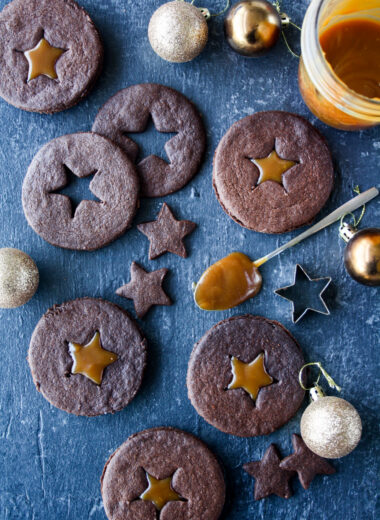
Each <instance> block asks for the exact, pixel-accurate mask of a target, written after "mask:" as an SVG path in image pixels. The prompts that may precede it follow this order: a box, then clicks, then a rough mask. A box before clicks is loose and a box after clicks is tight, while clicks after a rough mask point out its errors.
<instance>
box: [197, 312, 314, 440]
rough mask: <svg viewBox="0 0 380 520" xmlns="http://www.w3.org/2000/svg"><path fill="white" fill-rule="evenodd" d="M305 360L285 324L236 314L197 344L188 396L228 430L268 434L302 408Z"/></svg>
mask: <svg viewBox="0 0 380 520" xmlns="http://www.w3.org/2000/svg"><path fill="white" fill-rule="evenodd" d="M303 365H304V358H303V354H302V351H301V349H300V347H299V345H298V343H297V342H296V340H295V339H294V338H293V336H292V335H291V334H290V332H289V331H288V330H286V329H285V327H283V326H282V325H281V324H280V323H278V322H276V321H271V320H268V319H266V318H263V317H259V316H251V315H249V314H247V315H244V316H234V317H233V318H229V319H226V320H223V321H221V322H219V323H217V324H216V325H215V326H214V327H212V328H211V329H210V330H209V331H208V332H206V334H205V335H204V336H203V338H202V339H201V340H200V341H199V342H198V343H197V344H196V345H195V347H194V349H193V352H192V354H191V357H190V361H189V366H188V372H187V388H188V394H189V398H190V401H191V403H192V405H193V406H194V408H195V409H196V411H197V412H198V413H199V415H201V416H202V417H203V418H204V419H205V420H206V421H207V422H208V423H210V424H212V425H213V426H214V427H215V428H218V429H219V430H221V431H223V432H225V433H229V434H232V435H237V436H239V437H254V436H256V435H268V434H269V433H271V432H273V431H274V430H276V429H277V428H280V427H281V426H282V425H283V424H285V423H286V422H287V421H289V420H290V419H291V418H292V417H293V416H294V415H295V413H296V412H297V410H298V408H299V407H300V405H301V403H302V400H303V397H304V390H303V389H302V388H301V386H300V384H299V381H298V374H299V371H300V369H301V367H302V366H303Z"/></svg>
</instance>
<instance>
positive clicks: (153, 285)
mask: <svg viewBox="0 0 380 520" xmlns="http://www.w3.org/2000/svg"><path fill="white" fill-rule="evenodd" d="M168 271H169V270H168V269H166V268H163V269H158V270H157V271H152V272H147V271H145V269H143V268H142V267H140V266H139V265H138V264H137V263H136V262H132V265H131V281H130V282H129V283H127V284H126V285H123V286H122V287H119V289H117V291H116V294H118V295H119V296H123V297H124V298H129V299H131V300H133V304H134V306H135V310H136V314H137V316H138V317H139V318H143V317H144V316H145V314H146V313H147V312H148V310H149V309H150V308H151V307H152V306H153V305H171V304H172V302H171V300H170V298H169V297H168V296H167V295H166V294H165V291H164V290H163V288H162V282H163V280H164V278H165V276H166V274H167V273H168Z"/></svg>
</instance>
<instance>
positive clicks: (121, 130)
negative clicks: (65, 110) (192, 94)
mask: <svg viewBox="0 0 380 520" xmlns="http://www.w3.org/2000/svg"><path fill="white" fill-rule="evenodd" d="M150 116H151V117H152V119H153V122H154V125H155V127H156V129H157V130H158V131H159V132H176V133H177V135H175V136H174V137H172V138H171V139H170V140H169V141H168V142H167V143H166V145H165V151H166V154H167V156H168V158H169V161H170V162H169V163H167V162H166V161H164V160H163V159H161V158H160V157H157V156H156V155H149V156H148V157H145V158H144V159H143V160H142V161H141V162H139V163H138V164H137V170H138V172H139V174H140V178H141V189H142V195H143V196H145V197H162V196H164V195H168V194H169V193H173V192H174V191H177V190H179V189H181V188H183V187H184V186H185V184H187V183H188V182H189V181H190V179H192V177H193V176H194V175H195V174H196V173H197V171H198V170H199V167H200V164H201V161H202V158H203V154H204V151H205V144H206V136H205V130H204V127H203V123H202V119H201V117H200V115H199V112H198V110H197V109H196V108H195V106H194V105H193V104H192V103H191V102H190V101H189V100H188V99H187V98H186V97H185V96H184V95H183V94H180V93H179V92H177V91H176V90H173V89H172V88H169V87H165V86H163V85H157V84H152V83H145V84H142V85H133V86H132V87H129V88H126V89H124V90H121V91H120V92H118V93H117V94H115V95H114V96H113V97H112V98H111V99H110V100H109V101H107V103H106V104H105V105H104V106H103V108H101V110H100V112H99V113H98V115H97V116H96V119H95V122H94V125H93V127H92V130H93V131H94V132H97V133H99V134H102V135H105V136H106V137H109V138H110V139H112V140H113V141H115V142H116V143H117V144H119V145H120V146H121V147H122V148H124V150H125V151H126V152H127V154H128V155H129V157H130V158H131V159H132V160H133V161H136V158H137V154H138V145H137V144H136V143H135V142H134V141H133V140H132V139H131V138H130V137H128V136H127V134H128V133H135V132H144V131H145V129H146V127H147V124H148V121H149V117H150Z"/></svg>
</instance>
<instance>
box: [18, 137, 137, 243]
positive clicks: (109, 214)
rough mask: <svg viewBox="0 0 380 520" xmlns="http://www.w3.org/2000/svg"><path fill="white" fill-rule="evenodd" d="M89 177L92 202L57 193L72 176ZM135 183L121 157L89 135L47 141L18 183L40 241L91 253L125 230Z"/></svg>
mask: <svg viewBox="0 0 380 520" xmlns="http://www.w3.org/2000/svg"><path fill="white" fill-rule="evenodd" d="M90 175H92V176H93V177H92V180H91V182H90V184H89V189H90V191H91V192H92V195H94V196H95V197H96V199H97V200H82V201H81V202H80V203H79V205H78V206H76V207H75V205H74V203H73V201H72V200H71V199H70V198H69V197H68V196H67V195H65V194H63V193H61V192H62V190H63V189H64V188H65V187H67V186H68V185H69V184H70V182H71V180H72V179H75V177H78V178H82V177H88V176H90ZM138 194H139V180H138V177H137V174H136V171H135V168H134V166H133V164H132V163H131V161H130V160H129V159H128V157H127V156H126V154H125V153H124V152H123V151H122V150H121V149H120V148H119V147H118V146H117V145H116V144H115V143H113V142H111V141H110V140H108V139H106V138H105V137H102V136H100V135H97V134H94V133H92V132H87V133H78V134H70V135H64V136H62V137H58V138H57V139H54V140H53V141H50V142H49V143H47V144H46V145H45V146H43V147H42V148H41V150H40V151H39V152H38V153H37V155H36V156H35V157H34V159H33V161H32V163H31V165H30V166H29V169H28V172H27V174H26V177H25V179H24V183H23V188H22V205H23V208H24V213H25V216H26V218H27V220H28V223H29V225H30V226H31V227H32V228H33V229H34V231H35V232H36V233H38V234H39V235H40V236H41V237H42V238H43V239H45V240H47V241H48V242H50V244H53V245H55V246H59V247H63V248H66V249H77V250H84V251H91V250H94V249H98V248H100V247H103V246H105V245H106V244H108V243H110V242H112V241H113V240H115V239H116V238H118V237H119V236H120V235H122V234H123V233H124V232H125V231H126V229H128V227H130V225H131V223H132V220H133V217H134V216H135V213H136V211H137V207H138Z"/></svg>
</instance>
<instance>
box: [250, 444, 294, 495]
mask: <svg viewBox="0 0 380 520" xmlns="http://www.w3.org/2000/svg"><path fill="white" fill-rule="evenodd" d="M243 469H244V471H246V472H247V473H248V474H249V475H251V476H252V477H254V479H255V490H254V498H255V500H261V499H262V498H265V497H268V496H269V495H273V494H274V495H278V496H279V497H282V498H290V497H291V496H292V490H291V487H290V484H289V480H290V479H291V477H292V476H293V475H294V471H288V470H286V469H281V468H280V457H279V453H278V450H277V448H276V446H275V445H274V444H271V445H270V446H269V448H268V449H267V451H266V452H265V453H264V457H263V458H262V459H261V460H260V461H254V462H248V463H247V464H244V466H243Z"/></svg>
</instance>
